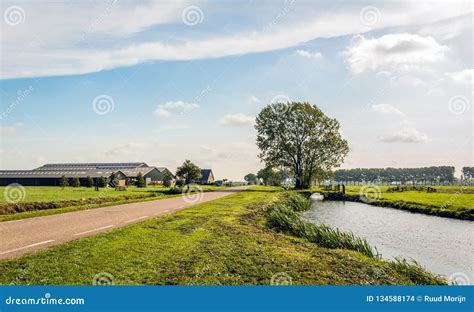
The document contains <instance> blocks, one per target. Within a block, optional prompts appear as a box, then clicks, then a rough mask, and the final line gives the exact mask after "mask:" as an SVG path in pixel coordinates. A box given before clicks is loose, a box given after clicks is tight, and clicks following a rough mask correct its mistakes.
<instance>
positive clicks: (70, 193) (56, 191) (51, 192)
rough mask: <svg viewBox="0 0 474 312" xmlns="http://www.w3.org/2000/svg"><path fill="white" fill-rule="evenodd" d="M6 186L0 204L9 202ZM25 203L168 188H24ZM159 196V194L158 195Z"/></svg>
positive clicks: (116, 195) (137, 193)
mask: <svg viewBox="0 0 474 312" xmlns="http://www.w3.org/2000/svg"><path fill="white" fill-rule="evenodd" d="M5 188H6V187H5V186H2V187H0V194H2V196H1V197H0V203H6V202H7V196H6V194H5ZM24 190H25V193H24V194H25V196H24V202H28V203H32V202H49V201H61V200H81V199H83V198H99V197H120V196H125V195H141V194H150V193H164V192H166V191H167V190H168V188H165V187H160V186H154V187H146V188H138V187H135V186H131V187H128V189H127V190H126V191H115V190H114V189H111V188H108V189H105V188H100V189H99V191H96V190H95V189H94V188H92V187H65V188H61V187H56V186H26V187H24ZM157 195H158V194H157Z"/></svg>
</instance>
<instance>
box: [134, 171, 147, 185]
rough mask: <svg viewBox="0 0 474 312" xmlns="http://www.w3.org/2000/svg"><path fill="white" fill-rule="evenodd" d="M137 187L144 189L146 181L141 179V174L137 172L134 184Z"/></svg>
mask: <svg viewBox="0 0 474 312" xmlns="http://www.w3.org/2000/svg"><path fill="white" fill-rule="evenodd" d="M136 185H137V187H146V181H145V178H144V177H143V174H142V173H141V172H139V173H138V174H137V182H136Z"/></svg>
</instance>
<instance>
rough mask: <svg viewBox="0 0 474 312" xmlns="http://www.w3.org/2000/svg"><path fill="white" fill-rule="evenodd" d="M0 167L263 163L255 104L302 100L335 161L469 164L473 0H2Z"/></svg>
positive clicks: (233, 169) (234, 172) (232, 172)
mask: <svg viewBox="0 0 474 312" xmlns="http://www.w3.org/2000/svg"><path fill="white" fill-rule="evenodd" d="M1 13H2V15H1V17H3V18H2V20H1V21H0V22H1V23H2V25H1V30H0V32H1V36H0V43H1V56H0V57H1V68H0V78H1V80H0V91H1V93H0V101H1V111H0V122H1V125H0V138H1V145H0V161H1V163H0V169H30V168H34V167H35V166H38V165H41V164H43V163H47V162H78V161H146V162H148V163H149V164H150V165H156V166H167V167H169V168H170V169H173V170H174V169H175V168H176V166H178V165H179V164H180V163H182V162H183V160H184V159H191V160H193V161H194V162H195V163H197V164H198V165H199V166H201V167H210V168H212V169H213V170H214V171H215V174H216V176H217V178H229V179H234V180H242V178H243V176H244V175H245V174H246V173H248V172H255V171H257V170H258V169H259V168H261V167H262V164H261V163H260V162H259V160H258V158H257V156H256V155H257V152H258V151H257V148H256V146H255V130H254V129H253V123H254V118H255V116H256V115H257V114H258V112H259V111H260V110H261V108H262V107H264V106H265V105H266V104H269V103H272V102H277V101H288V100H289V101H308V102H310V103H312V104H315V105H317V106H319V107H320V108H321V109H322V110H323V111H324V112H325V113H326V114H327V115H329V116H331V117H335V118H337V119H338V120H339V121H340V123H341V126H342V132H343V135H344V137H346V138H347V139H348V141H349V144H350V148H351V151H350V154H349V156H348V157H347V158H346V160H345V162H344V165H343V167H344V168H353V167H387V166H392V167H416V166H429V165H454V166H456V167H457V169H458V170H459V169H460V168H461V167H462V166H467V165H471V166H472V165H473V161H472V159H473V146H472V135H473V126H472V121H473V107H472V104H473V103H472V99H473V73H474V70H473V68H474V67H473V51H472V50H473V24H472V19H473V5H472V3H471V1H465V2H453V1H446V2H442V1H437V2H422V1H413V2H410V1H399V2H376V1H372V2H365V1H360V2H358V1H347V2H346V1H298V0H296V1H293V0H286V1H280V2H277V1H256V0H247V1H233V2H228V3H225V2H222V1H219V2H217V1H202V2H200V1H192V2H184V1H180V2H177V1H141V2H136V1H120V0H118V1H102V2H98V1H90V2H87V1H14V2H9V1H2V2H1Z"/></svg>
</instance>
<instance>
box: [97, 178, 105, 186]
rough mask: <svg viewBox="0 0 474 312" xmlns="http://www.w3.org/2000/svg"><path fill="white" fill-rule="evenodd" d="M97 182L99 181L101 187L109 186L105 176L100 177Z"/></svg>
mask: <svg viewBox="0 0 474 312" xmlns="http://www.w3.org/2000/svg"><path fill="white" fill-rule="evenodd" d="M97 182H98V185H99V187H106V186H107V179H106V178H105V177H100V178H99V181H97Z"/></svg>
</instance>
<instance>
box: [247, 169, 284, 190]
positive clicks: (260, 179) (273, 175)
mask: <svg viewBox="0 0 474 312" xmlns="http://www.w3.org/2000/svg"><path fill="white" fill-rule="evenodd" d="M290 178H291V173H290V171H289V170H287V169H280V170H275V169H273V168H272V167H265V168H263V169H260V170H259V171H258V172H257V174H254V173H249V174H247V175H245V177H244V180H245V181H247V182H248V183H249V184H263V185H273V186H279V185H282V184H283V183H285V181H288V179H290Z"/></svg>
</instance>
